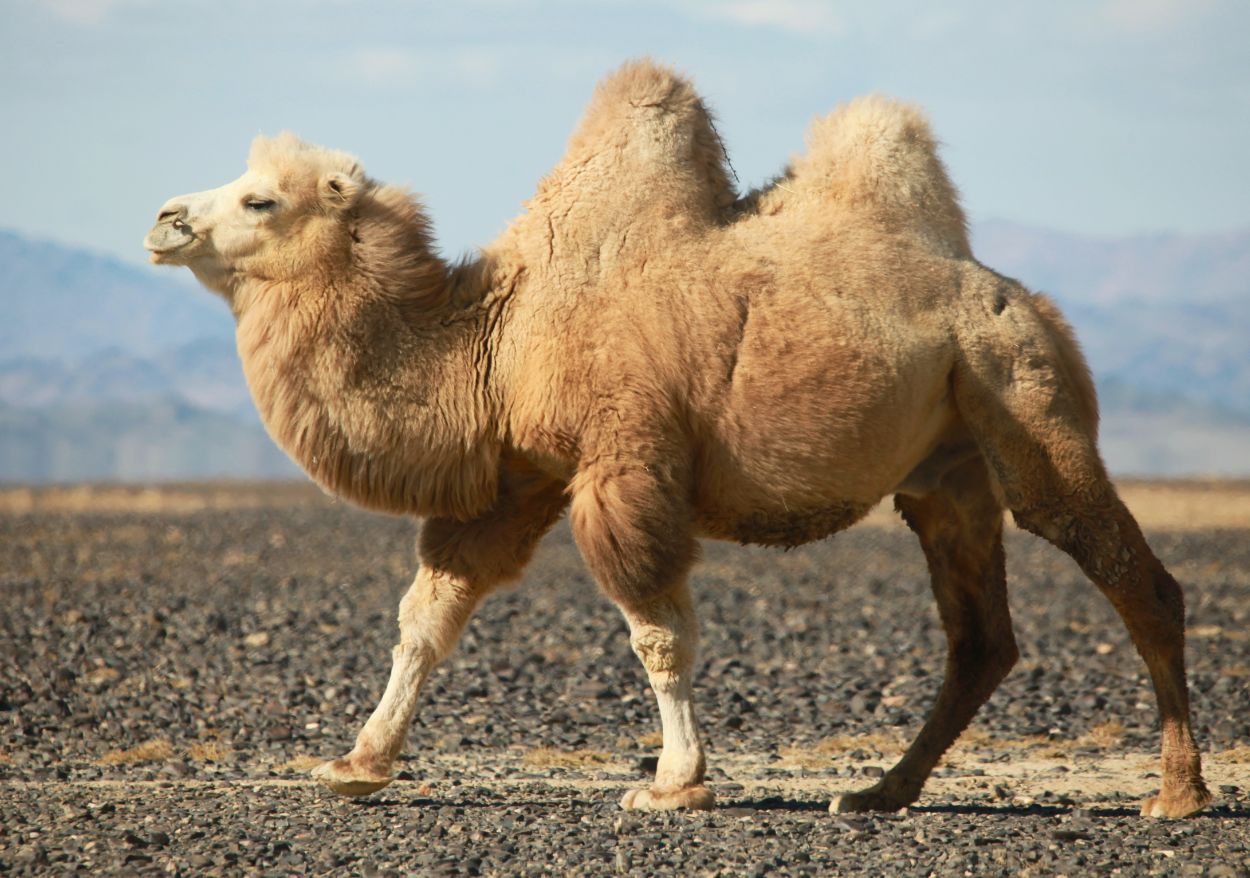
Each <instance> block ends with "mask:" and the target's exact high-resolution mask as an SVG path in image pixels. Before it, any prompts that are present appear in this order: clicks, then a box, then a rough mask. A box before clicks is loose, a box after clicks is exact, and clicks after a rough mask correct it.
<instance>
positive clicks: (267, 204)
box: [246, 198, 277, 210]
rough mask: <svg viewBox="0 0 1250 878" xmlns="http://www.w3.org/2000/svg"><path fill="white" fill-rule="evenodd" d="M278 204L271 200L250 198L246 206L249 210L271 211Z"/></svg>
mask: <svg viewBox="0 0 1250 878" xmlns="http://www.w3.org/2000/svg"><path fill="white" fill-rule="evenodd" d="M276 203H277V202H275V201H273V200H272V199H269V198H249V199H248V200H247V202H246V205H247V209H248V210H269V209H270V208H271V207H273V206H274V205H275V204H276Z"/></svg>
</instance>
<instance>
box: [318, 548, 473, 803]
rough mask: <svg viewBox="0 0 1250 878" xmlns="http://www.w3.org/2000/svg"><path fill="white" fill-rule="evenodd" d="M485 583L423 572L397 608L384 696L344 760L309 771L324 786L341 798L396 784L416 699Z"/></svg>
mask: <svg viewBox="0 0 1250 878" xmlns="http://www.w3.org/2000/svg"><path fill="white" fill-rule="evenodd" d="M487 588H488V586H487V585H486V584H485V583H476V584H475V583H473V582H472V581H469V580H465V579H460V578H457V577H455V576H452V575H450V574H448V573H446V572H444V571H439V570H433V569H427V568H422V569H421V571H420V572H419V573H418V574H417V578H416V580H415V581H414V582H413V583H412V587H411V588H409V589H408V593H407V594H406V595H404V598H403V600H402V601H401V602H400V605H399V631H400V642H399V644H398V645H396V646H395V648H394V650H393V651H392V653H391V655H392V660H393V664H392V665H391V676H390V679H389V680H388V681H387V684H386V691H385V692H384V693H383V695H382V700H381V701H380V702H379V703H378V706H377V708H376V709H375V710H374V711H373V714H372V715H371V716H370V717H369V720H368V722H366V723H365V726H364V728H363V729H361V730H360V734H359V735H358V736H357V737H356V746H355V747H354V748H353V749H352V752H351V753H349V754H348V755H346V756H344V757H343V758H342V759H335V760H334V761H332V762H325V763H322V764H321V765H319V766H317V768H315V769H314V770H313V776H314V777H316V778H317V780H319V781H321V783H322V784H324V785H325V786H327V787H329V788H330V789H331V790H333V791H334V792H336V793H339V794H340V795H344V796H367V795H368V794H370V793H374V792H377V791H378V790H380V789H382V788H383V787H384V786H386V785H387V784H389V783H390V782H391V781H392V780H394V779H395V778H394V773H393V772H394V766H395V760H396V759H397V758H398V757H399V753H400V751H401V750H402V749H403V746H404V740H405V738H406V737H407V735H408V727H409V726H410V725H411V724H412V719H413V716H414V715H415V714H416V711H417V698H418V697H419V696H420V694H421V689H422V687H423V686H424V685H425V681H426V679H428V678H429V676H430V672H431V671H432V670H433V669H434V666H435V665H436V664H437V663H438V662H439V661H441V660H442V659H444V658H446V657H447V656H448V655H449V654H450V653H451V651H452V650H453V649H454V648H455V645H456V641H457V640H458V639H459V637H460V632H461V631H462V630H463V629H464V626H465V623H467V622H468V620H469V616H470V615H472V613H473V610H474V608H475V607H476V606H477V603H478V601H479V600H480V599H481V598H482V596H483V595H484V594H485V592H486V591H487Z"/></svg>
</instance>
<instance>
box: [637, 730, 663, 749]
mask: <svg viewBox="0 0 1250 878" xmlns="http://www.w3.org/2000/svg"><path fill="white" fill-rule="evenodd" d="M638 744H640V745H641V746H643V747H662V746H664V733H663V732H661V731H659V730H656V731H654V732H648V733H647V734H645V735H643V736H642V737H641V738H639V739H638Z"/></svg>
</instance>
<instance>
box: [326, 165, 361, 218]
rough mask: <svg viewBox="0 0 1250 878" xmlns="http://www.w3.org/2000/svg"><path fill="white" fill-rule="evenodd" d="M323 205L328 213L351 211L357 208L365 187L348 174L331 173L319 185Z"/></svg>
mask: <svg viewBox="0 0 1250 878" xmlns="http://www.w3.org/2000/svg"><path fill="white" fill-rule="evenodd" d="M317 188H318V194H319V195H320V196H321V203H322V204H323V205H324V206H325V208H326V210H327V211H332V212H337V211H340V210H350V209H351V208H353V207H355V206H356V202H357V200H359V198H360V193H361V192H362V191H363V189H364V187H363V186H361V185H360V184H359V183H357V182H356V181H355V180H353V179H352V178H351V177H349V176H347V175H346V174H343V173H340V172H339V171H330V172H329V173H327V174H326V175H325V176H323V177H322V178H321V182H320V183H319V184H318V187H317Z"/></svg>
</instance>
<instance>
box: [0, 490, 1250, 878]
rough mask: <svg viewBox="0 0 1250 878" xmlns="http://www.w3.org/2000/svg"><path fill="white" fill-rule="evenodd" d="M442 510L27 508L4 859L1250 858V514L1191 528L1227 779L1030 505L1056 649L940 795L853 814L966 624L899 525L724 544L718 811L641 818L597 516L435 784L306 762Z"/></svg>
mask: <svg viewBox="0 0 1250 878" xmlns="http://www.w3.org/2000/svg"><path fill="white" fill-rule="evenodd" d="M414 534H415V528H414V526H413V524H412V523H411V522H407V521H402V520H397V519H388V518H381V517H377V516H371V515H367V514H364V513H359V512H355V511H351V510H348V509H344V508H341V507H335V508H284V509H239V510H228V511H220V510H217V511H212V510H207V511H200V512H195V513H188V514H168V513H166V514H158V513H151V514H146V513H145V514H135V513H108V514H105V513H89V512H87V513H81V514H72V515H70V514H57V513H41V512H35V513H30V514H20V515H4V516H0V587H2V588H3V594H4V604H3V612H2V613H0V626H2V630H3V633H2V635H0V874H7V875H34V874H91V875H97V874H101V875H105V874H112V875H122V874H137V875H156V874H178V875H239V874H260V875H278V874H327V875H333V874H342V875H363V876H374V875H390V874H397V875H422V874H430V875H454V874H464V875H496V874H500V875H504V874H506V875H513V874H516V875H545V874H557V875H580V874H587V875H592V874H612V873H626V874H636V875H651V874H666V873H671V874H680V875H779V876H787V875H788V876H798V875H813V876H815V875H851V874H874V875H931V874H937V875H968V874H971V875H1013V876H1014V875H1033V874H1039V875H1049V874H1067V875H1104V874H1112V875H1114V874H1118V875H1139V874H1140V875H1146V874H1177V875H1212V876H1220V875H1242V874H1250V868H1248V867H1250V800H1248V799H1247V798H1246V796H1245V792H1246V791H1247V790H1243V787H1246V788H1248V789H1250V783H1247V782H1246V779H1245V777H1244V776H1245V774H1246V768H1247V764H1250V746H1247V745H1250V728H1248V727H1247V723H1248V722H1250V711H1248V710H1247V708H1248V706H1250V693H1248V692H1247V689H1246V685H1245V683H1246V678H1247V675H1250V620H1248V619H1247V615H1248V614H1250V603H1248V602H1247V601H1246V600H1245V597H1244V596H1245V594H1246V593H1247V586H1250V542H1248V541H1247V539H1246V536H1247V532H1246V531H1244V530H1207V531H1191V532H1184V533H1181V532H1157V533H1153V534H1151V535H1150V537H1151V541H1152V544H1153V545H1154V546H1155V548H1156V550H1157V551H1158V552H1159V553H1160V554H1161V556H1162V557H1163V559H1164V562H1165V563H1166V564H1168V565H1169V567H1170V568H1171V569H1172V570H1173V572H1174V573H1176V574H1177V576H1178V578H1180V579H1181V580H1182V582H1184V583H1185V586H1186V589H1187V592H1188V599H1189V608H1190V610H1189V612H1190V619H1189V627H1190V641H1189V644H1190V645H1189V653H1190V656H1189V660H1190V669H1191V684H1192V687H1193V701H1194V712H1195V717H1196V722H1197V724H1198V727H1199V729H1200V732H1201V734H1200V741H1201V745H1202V746H1203V748H1204V749H1205V750H1208V751H1209V752H1208V754H1207V755H1206V767H1207V776H1208V780H1209V781H1210V782H1211V784H1212V787H1213V790H1214V791H1216V792H1217V796H1216V802H1215V803H1214V805H1213V806H1212V807H1211V808H1209V809H1208V810H1207V811H1206V812H1205V813H1203V814H1202V815H1200V816H1198V817H1195V818H1191V819H1187V820H1180V821H1157V820H1147V819H1145V818H1140V817H1138V816H1136V801H1137V799H1138V798H1139V797H1140V796H1142V795H1145V794H1147V793H1149V792H1151V791H1152V790H1154V789H1156V788H1157V783H1158V776H1157V773H1158V766H1157V762H1156V754H1157V751H1158V747H1159V734H1158V730H1157V719H1156V713H1155V707H1154V697H1153V694H1152V692H1151V689H1150V686H1149V683H1148V680H1147V679H1146V677H1145V670H1144V666H1143V665H1142V664H1141V662H1140V660H1139V659H1138V658H1137V656H1136V654H1135V653H1134V652H1133V649H1132V647H1131V644H1130V643H1129V642H1128V637H1127V635H1126V633H1125V631H1124V629H1123V626H1122V625H1121V624H1120V623H1119V621H1118V619H1117V618H1116V617H1115V616H1114V613H1113V612H1112V611H1111V610H1110V607H1109V605H1108V604H1107V603H1106V602H1105V601H1104V600H1103V599H1102V597H1101V596H1100V595H1099V594H1098V593H1097V592H1096V590H1095V589H1094V588H1093V587H1092V586H1091V585H1089V584H1088V583H1087V581H1086V580H1085V579H1084V578H1083V577H1082V576H1081V575H1080V573H1079V571H1077V569H1076V567H1075V565H1073V564H1072V563H1071V562H1070V561H1068V559H1067V558H1066V557H1064V556H1061V555H1059V554H1058V553H1056V552H1055V551H1053V550H1051V549H1050V548H1049V547H1048V546H1046V545H1044V544H1041V543H1040V542H1038V541H1036V540H1035V539H1033V538H1032V537H1029V536H1027V535H1024V534H1020V533H1017V532H1011V533H1009V535H1008V556H1009V559H1010V560H1009V573H1010V576H1011V580H1012V585H1013V588H1012V609H1013V613H1014V616H1015V624H1016V632H1017V637H1018V639H1019V641H1020V647H1021V652H1022V660H1021V662H1020V664H1019V666H1018V667H1017V669H1016V670H1015V671H1014V672H1013V673H1012V675H1011V676H1010V677H1009V678H1008V680H1007V681H1006V682H1005V683H1004V684H1003V686H1002V687H1001V688H1000V690H999V691H998V693H997V694H996V695H995V696H994V697H993V698H992V699H991V701H990V703H989V704H988V705H987V706H986V708H985V709H983V710H982V712H981V714H980V715H979V717H978V719H977V722H976V724H975V726H974V728H973V729H972V730H970V732H969V733H968V734H966V735H965V737H964V739H963V740H962V741H961V742H960V744H959V745H958V746H957V748H956V749H955V750H954V751H952V753H951V754H950V755H949V756H948V758H947V760H946V761H945V763H944V765H943V767H941V768H940V769H939V771H938V776H936V777H935V778H934V779H933V780H932V781H931V782H930V785H929V787H928V788H927V789H926V793H925V795H924V796H923V797H922V798H921V800H920V802H918V803H917V805H916V806H915V807H913V808H911V809H909V810H908V811H906V812H904V813H901V814H895V815H884V816H856V817H854V818H849V817H847V816H842V815H830V814H828V813H827V812H826V811H825V808H826V806H827V804H828V802H829V798H830V793H832V792H834V791H838V790H843V789H855V788H858V787H862V786H865V785H867V784H869V783H871V782H872V779H873V778H874V777H875V776H878V775H879V774H880V772H881V770H882V768H883V767H888V766H889V764H891V762H892V761H893V759H894V758H896V755H897V752H898V747H899V744H900V742H905V741H907V740H909V739H910V737H911V736H912V735H913V734H914V733H915V731H916V730H917V729H918V728H919V724H920V722H921V720H922V718H923V716H924V714H925V712H926V711H927V709H928V707H929V705H931V703H932V701H933V698H934V696H935V694H936V691H937V687H938V685H939V683H940V676H941V669H942V664H943V657H944V650H945V642H944V638H943V636H942V631H941V626H940V624H939V623H938V621H937V616H936V612H935V611H934V608H933V602H932V599H931V597H930V595H929V593H928V586H927V581H928V578H927V574H926V572H925V569H924V560H923V556H922V555H921V553H920V550H919V548H918V546H917V545H916V542H915V540H914V539H913V538H912V537H911V536H910V534H908V533H907V532H906V531H904V530H900V529H896V528H894V529H892V528H887V527H865V528H860V529H857V530H853V531H850V532H848V533H846V534H843V535H840V536H839V537H837V538H836V539H834V540H832V541H826V542H825V543H821V544H819V545H815V546H810V547H806V548H804V549H800V550H795V551H791V552H778V551H769V550H762V549H743V548H738V547H734V546H725V545H720V544H709V545H707V546H706V547H705V560H704V563H703V564H701V565H700V566H699V568H698V569H697V572H696V575H695V578H694V588H695V591H696V595H697V597H698V600H699V605H700V614H701V619H702V622H703V635H704V640H703V670H702V672H701V674H700V677H699V681H698V683H697V688H696V695H697V698H698V702H699V704H698V709H699V712H700V717H701V719H702V722H703V727H704V734H705V737H706V738H707V740H708V745H709V763H710V765H711V769H710V773H709V783H710V786H711V787H712V788H713V790H714V791H715V792H716V793H717V794H718V809H717V810H716V811H715V812H712V813H710V814H707V813H696V814H659V815H648V814H638V813H625V812H621V811H620V810H618V808H617V804H616V803H617V802H618V800H619V798H620V795H621V793H622V792H623V791H624V790H625V789H627V788H629V787H631V786H637V785H642V784H645V783H647V778H646V771H647V769H648V767H649V764H650V766H653V764H654V757H655V755H656V754H657V753H658V749H657V747H656V744H657V740H656V738H657V736H656V735H655V734H654V732H655V730H656V729H657V728H658V716H657V711H656V709H655V706H654V703H653V702H652V700H651V698H650V693H649V691H647V690H646V679H645V675H644V674H643V672H642V669H641V666H640V665H639V664H638V662H637V660H636V659H635V658H634V656H633V654H632V653H631V652H630V649H629V642H628V634H627V631H626V628H625V625H624V623H623V622H622V621H621V619H620V617H619V615H618V614H617V613H616V611H615V609H614V608H613V607H612V606H611V605H610V604H609V603H608V602H607V601H606V600H604V599H603V598H602V597H601V596H600V595H599V594H598V592H597V590H596V588H595V587H594V585H593V583H592V582H591V581H590V578H589V576H588V574H587V572H586V570H585V568H584V567H583V565H582V563H581V561H580V558H579V557H578V555H577V551H576V548H575V547H574V546H573V544H572V541H571V539H570V536H569V533H568V530H567V527H565V526H563V525H562V526H561V527H560V528H558V529H557V530H556V532H554V533H553V534H552V535H551V536H550V537H549V538H548V540H547V542H546V543H545V544H544V547H543V548H542V550H541V551H540V554H539V556H538V557H537V558H536V559H535V562H534V564H533V565H532V567H531V569H530V573H529V575H528V576H527V578H526V580H525V582H524V583H522V584H521V585H520V586H518V587H516V588H513V589H510V590H508V591H505V592H501V593H499V594H497V595H495V596H493V597H492V598H491V599H489V600H488V601H487V603H486V604H485V605H484V606H483V608H482V609H481V611H480V612H479V614H478V616H477V617H476V618H475V619H474V621H473V622H472V623H471V624H470V626H469V628H468V630H467V631H466V634H465V636H464V638H463V639H462V641H461V646H460V649H459V651H458V652H457V653H456V654H455V656H453V657H452V658H451V659H450V660H449V661H448V662H447V663H445V665H444V666H443V667H441V668H440V669H439V670H437V671H436V672H435V674H434V675H433V676H432V677H431V680H430V684H429V685H428V686H427V689H426V692H425V694H424V695H423V697H422V705H421V714H420V717H419V718H418V720H417V722H416V724H415V727H414V728H413V730H412V732H411V734H410V735H409V747H408V754H409V755H407V756H406V757H405V763H404V769H405V770H404V771H403V773H402V774H401V775H400V780H398V781H397V782H396V783H395V784H393V785H392V786H390V787H389V788H387V789H386V790H383V791H382V792H380V793H378V794H376V795H374V796H371V797H367V798H365V799H363V800H345V799H341V798H338V797H335V796H332V795H331V794H329V793H328V792H324V791H322V790H321V789H320V788H318V787H317V786H316V785H314V784H313V783H311V782H310V781H309V780H308V779H307V775H306V770H307V768H308V767H309V766H310V765H311V764H313V757H327V756H333V755H341V754H343V753H345V752H346V751H347V750H348V749H350V747H351V744H352V742H353V740H354V737H355V733H356V731H357V730H358V728H359V726H360V724H361V723H362V722H363V720H364V718H365V717H366V716H367V715H368V712H369V711H370V710H371V709H372V707H373V704H374V703H375V701H376V700H377V698H378V697H379V696H380V694H381V690H382V687H383V685H384V684H385V681H386V676H387V673H388V671H389V662H390V648H391V646H392V644H393V643H394V641H395V638H396V636H397V627H396V624H395V621H394V617H395V611H396V606H397V602H398V599H399V596H400V594H401V593H402V591H403V589H404V588H405V586H406V584H407V582H408V581H409V580H410V578H411V576H412V574H413V550H412V546H413V541H414Z"/></svg>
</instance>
